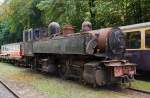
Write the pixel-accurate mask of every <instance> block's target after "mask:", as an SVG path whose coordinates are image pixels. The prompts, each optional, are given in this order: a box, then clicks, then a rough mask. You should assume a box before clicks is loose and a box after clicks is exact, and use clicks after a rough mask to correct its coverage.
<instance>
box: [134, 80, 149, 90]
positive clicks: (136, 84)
mask: <svg viewBox="0 0 150 98" xmlns="http://www.w3.org/2000/svg"><path fill="white" fill-rule="evenodd" d="M132 87H133V88H136V89H141V90H148V91H150V82H146V81H140V80H135V81H134V82H133V83H132Z"/></svg>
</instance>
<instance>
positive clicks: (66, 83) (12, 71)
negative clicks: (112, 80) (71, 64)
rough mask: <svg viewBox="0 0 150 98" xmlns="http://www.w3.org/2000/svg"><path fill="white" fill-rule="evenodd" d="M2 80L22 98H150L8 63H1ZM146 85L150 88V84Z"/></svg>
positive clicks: (149, 97) (0, 74)
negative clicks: (88, 84) (95, 86)
mask: <svg viewBox="0 0 150 98" xmlns="http://www.w3.org/2000/svg"><path fill="white" fill-rule="evenodd" d="M0 79H2V80H3V81H5V82H6V83H7V84H8V85H9V86H10V87H11V88H13V90H15V91H16V92H17V94H19V95H20V96H21V98H150V96H149V95H145V94H144V95H143V94H140V93H135V92H127V91H119V92H118V91H115V90H113V89H111V90H109V89H104V88H97V89H93V88H91V87H90V86H84V85H82V84H80V83H79V82H77V81H73V80H62V79H60V78H59V77H55V76H51V75H48V74H41V73H39V72H32V71H31V70H30V69H25V68H19V67H16V66H13V65H10V64H6V63H0ZM137 83H138V82H137ZM137 83H136V85H137ZM143 83H144V82H143ZM136 85H135V87H136ZM140 85H142V83H141V82H140ZM146 85H147V86H150V83H149V82H148V83H147V84H146ZM148 89H149V88H148Z"/></svg>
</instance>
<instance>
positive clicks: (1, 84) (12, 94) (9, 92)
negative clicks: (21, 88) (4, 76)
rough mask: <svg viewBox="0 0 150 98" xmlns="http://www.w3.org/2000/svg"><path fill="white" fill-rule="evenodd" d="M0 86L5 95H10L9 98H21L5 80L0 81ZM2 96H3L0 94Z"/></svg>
mask: <svg viewBox="0 0 150 98" xmlns="http://www.w3.org/2000/svg"><path fill="white" fill-rule="evenodd" d="M0 88H1V89H2V90H3V94H2V95H5V96H9V97H7V98H20V97H19V96H18V95H17V94H16V93H15V92H14V91H13V90H11V88H9V87H8V86H7V85H6V84H5V83H4V82H2V81H0ZM0 97H1V96H0Z"/></svg>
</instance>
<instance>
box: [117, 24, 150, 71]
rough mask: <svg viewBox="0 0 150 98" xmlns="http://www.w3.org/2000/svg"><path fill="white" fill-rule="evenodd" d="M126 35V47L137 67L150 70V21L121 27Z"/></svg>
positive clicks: (141, 69)
mask: <svg viewBox="0 0 150 98" xmlns="http://www.w3.org/2000/svg"><path fill="white" fill-rule="evenodd" d="M120 28H121V29H122V30H123V31H124V32H125V35H126V48H127V53H129V54H131V55H128V57H129V59H130V61H131V62H134V63H136V64H137V69H138V70H140V71H144V72H150V22H147V23H140V24H134V25H128V26H122V27H120Z"/></svg>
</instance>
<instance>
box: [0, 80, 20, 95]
mask: <svg viewBox="0 0 150 98" xmlns="http://www.w3.org/2000/svg"><path fill="white" fill-rule="evenodd" d="M0 83H1V84H2V85H3V86H4V87H5V88H6V89H7V90H8V91H9V92H11V93H12V94H13V95H14V96H15V97H16V98H20V97H19V96H18V95H17V94H16V93H15V92H14V91H13V90H11V89H10V88H9V87H8V86H7V85H6V84H5V83H4V82H2V81H0Z"/></svg>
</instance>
